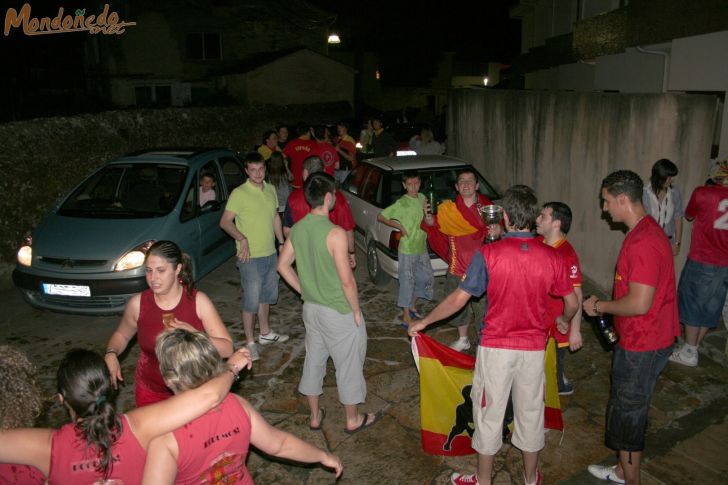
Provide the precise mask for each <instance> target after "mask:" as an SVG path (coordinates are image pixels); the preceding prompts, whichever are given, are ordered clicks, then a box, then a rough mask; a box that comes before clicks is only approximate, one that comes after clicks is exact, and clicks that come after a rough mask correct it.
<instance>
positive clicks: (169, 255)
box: [104, 241, 233, 407]
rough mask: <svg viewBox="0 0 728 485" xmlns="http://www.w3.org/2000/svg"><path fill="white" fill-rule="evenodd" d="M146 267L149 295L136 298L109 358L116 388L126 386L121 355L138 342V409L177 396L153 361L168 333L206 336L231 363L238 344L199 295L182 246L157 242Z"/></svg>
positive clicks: (108, 351)
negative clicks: (156, 346)
mask: <svg viewBox="0 0 728 485" xmlns="http://www.w3.org/2000/svg"><path fill="white" fill-rule="evenodd" d="M144 265H145V267H146V276H147V284H148V285H149V289H148V290H145V291H143V292H142V293H139V294H138V295H134V296H133V297H131V299H130V300H129V303H127V305H126V309H125V310H124V316H123V317H122V318H121V323H120V324H119V327H118V328H117V329H116V331H115V332H114V333H113V335H112V336H111V338H110V339H109V343H108V345H107V348H106V355H105V356H104V360H105V361H106V365H107V366H108V368H109V372H110V373H111V385H112V386H113V387H114V388H116V387H117V384H118V381H123V380H124V378H123V376H122V374H121V365H120V364H119V355H120V354H121V353H122V352H123V351H124V350H125V349H126V347H127V345H128V344H129V341H130V340H131V339H132V338H133V337H134V335H136V336H137V341H138V343H139V349H140V351H141V353H140V355H139V361H138V362H137V367H136V373H135V376H134V395H135V398H136V405H137V407H140V406H145V405H147V404H152V403H155V402H158V401H161V400H164V399H167V398H169V397H170V396H172V392H171V391H170V390H169V389H168V388H167V387H166V386H165V385H164V380H163V379H162V376H161V374H160V373H159V361H158V360H157V357H156V356H155V355H154V342H155V340H156V338H157V335H159V334H160V333H162V332H163V331H164V330H165V329H173V328H182V329H184V330H187V331H190V332H196V331H200V332H204V333H206V334H207V335H208V336H209V337H210V340H211V341H212V343H213V345H214V346H215V348H216V349H217V350H218V352H220V355H221V356H223V357H228V356H230V355H231V354H232V352H233V341H232V338H231V337H230V334H229V333H228V331H227V329H226V328H225V324H224V323H223V322H222V319H221V318H220V315H219V314H218V313H217V310H216V309H215V306H214V305H213V304H212V301H210V298H208V297H207V295H205V294H204V293H202V292H201V291H197V290H196V289H195V286H194V281H193V280H192V265H191V261H190V258H189V256H188V255H186V254H184V253H183V252H182V251H181V250H180V248H179V246H177V245H176V244H175V243H173V242H172V241H157V242H156V243H154V244H153V245H152V246H151V247H150V248H149V250H148V251H147V255H146V259H145V262H144Z"/></svg>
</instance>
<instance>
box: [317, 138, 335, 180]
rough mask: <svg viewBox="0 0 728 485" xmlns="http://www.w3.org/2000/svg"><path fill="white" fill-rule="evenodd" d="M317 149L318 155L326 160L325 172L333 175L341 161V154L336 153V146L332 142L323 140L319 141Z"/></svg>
mask: <svg viewBox="0 0 728 485" xmlns="http://www.w3.org/2000/svg"><path fill="white" fill-rule="evenodd" d="M316 150H317V153H316V155H317V156H318V157H319V158H320V159H321V160H322V161H323V162H324V172H326V173H327V174H329V175H331V176H332V177H333V176H334V171H335V170H336V165H337V164H338V163H339V154H338V153H336V148H334V146H333V145H331V144H330V143H326V142H325V141H322V142H318V143H317V147H316Z"/></svg>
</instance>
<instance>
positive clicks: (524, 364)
mask: <svg viewBox="0 0 728 485" xmlns="http://www.w3.org/2000/svg"><path fill="white" fill-rule="evenodd" d="M544 382H545V377H544V351H532V350H509V349H494V348H489V347H483V346H479V347H478V354H477V358H476V361H475V376H474V377H473V388H472V391H471V394H470V397H471V399H472V400H473V419H474V421H475V434H474V435H473V440H472V447H473V449H474V450H475V451H477V452H478V453H480V454H482V455H495V454H496V453H498V450H500V448H501V446H502V445H503V435H502V433H503V417H504V415H505V412H506V407H507V406H508V396H509V395H510V394H511V393H512V394H513V415H514V429H513V437H512V438H511V442H512V443H513V445H514V446H516V447H517V448H518V449H520V450H521V451H527V452H535V451H540V450H541V449H542V448H543V447H544V429H543V426H544V422H543V419H544V418H543V413H544V400H543V392H544ZM484 394H485V406H482V404H483V395H484Z"/></svg>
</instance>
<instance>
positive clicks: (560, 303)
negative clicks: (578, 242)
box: [546, 238, 581, 347]
mask: <svg viewBox="0 0 728 485" xmlns="http://www.w3.org/2000/svg"><path fill="white" fill-rule="evenodd" d="M552 247H553V248H554V249H555V250H556V252H557V253H558V254H559V255H560V256H561V257H562V258H563V259H564V263H565V264H566V271H567V272H568V274H569V281H571V286H573V287H574V288H578V287H581V265H579V257H578V256H577V255H576V251H574V248H573V246H572V245H571V244H570V243H569V241H567V240H566V238H563V239H559V240H558V241H556V244H555V245H554V246H552ZM547 301H548V303H547V305H546V326H547V327H548V328H549V335H550V336H552V337H553V338H554V339H555V340H556V343H557V344H558V346H559V347H568V346H569V332H566V333H561V332H559V331H558V329H557V328H556V317H558V316H559V315H561V314H563V313H564V300H563V298H556V297H553V296H552V297H550V298H549V299H548V300H547Z"/></svg>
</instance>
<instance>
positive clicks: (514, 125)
mask: <svg viewBox="0 0 728 485" xmlns="http://www.w3.org/2000/svg"><path fill="white" fill-rule="evenodd" d="M715 104H716V100H715V97H713V96H702V95H679V94H654V95H651V94H650V95H647V94H640V95H628V94H617V93H569V92H535V91H494V90H485V89H459V90H454V91H452V92H451V95H450V102H449V105H448V109H449V112H448V119H449V120H450V121H451V122H450V123H449V126H448V152H449V153H451V154H453V155H454V156H457V157H461V158H464V159H466V160H470V161H471V162H473V163H474V164H475V165H476V166H477V167H478V169H479V170H481V171H482V173H483V175H485V177H486V178H487V179H488V180H489V181H491V182H492V183H493V184H494V185H495V186H496V187H497V188H498V189H499V190H501V191H502V190H505V189H506V188H508V187H509V186H511V185H513V184H527V185H530V186H531V187H533V188H534V189H535V190H536V192H537V194H538V197H539V201H541V202H547V201H551V200H560V201H563V202H565V203H567V204H569V206H571V209H572V211H573V215H574V221H573V223H572V227H571V232H570V233H569V240H570V241H571V243H572V244H573V245H574V248H575V249H576V251H577V253H578V254H579V256H580V258H581V263H582V268H583V271H584V273H585V274H587V275H588V276H590V277H591V278H592V279H593V280H594V281H595V282H596V283H597V284H598V285H599V286H600V287H602V288H603V289H605V290H606V289H609V288H611V285H612V279H613V275H614V264H615V262H616V259H617V254H618V251H619V248H620V246H621V243H622V240H623V239H624V234H623V232H624V230H625V229H626V228H625V227H624V226H610V225H609V224H607V222H606V221H605V217H606V216H605V215H604V214H603V213H602V211H601V208H600V200H599V191H600V186H601V181H602V179H603V178H604V177H605V176H606V175H607V174H609V173H610V172H613V171H615V170H619V169H629V170H633V171H635V172H637V173H638V174H639V175H640V176H642V177H643V179H649V175H650V170H651V168H652V165H653V164H654V162H655V161H657V160H658V159H660V158H668V159H670V160H672V161H673V162H675V164H676V165H677V166H678V168H679V170H680V173H679V175H678V177H677V179H676V182H675V185H677V186H678V187H679V189H680V191H681V193H682V194H683V198H684V199H685V203H687V200H688V198H689V197H690V194H691V193H692V190H693V189H694V188H695V187H696V186H698V185H702V184H703V182H704V181H705V179H706V178H707V175H708V169H709V166H710V162H709V158H710V148H711V143H712V137H713V121H714V117H715V107H716V106H715ZM691 226H692V225H691V224H689V223H686V224H685V226H684V227H685V230H684V231H683V239H682V242H683V250H682V251H681V254H680V256H679V257H678V258H677V260H676V268H677V270H678V271H679V270H680V269H681V268H682V265H683V264H684V261H685V257H686V255H687V250H688V247H689V244H690V230H691Z"/></svg>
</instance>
